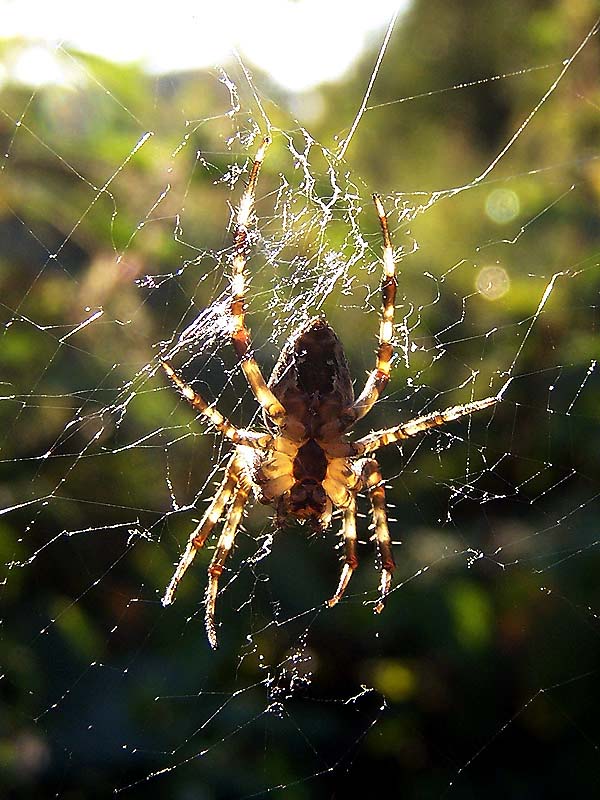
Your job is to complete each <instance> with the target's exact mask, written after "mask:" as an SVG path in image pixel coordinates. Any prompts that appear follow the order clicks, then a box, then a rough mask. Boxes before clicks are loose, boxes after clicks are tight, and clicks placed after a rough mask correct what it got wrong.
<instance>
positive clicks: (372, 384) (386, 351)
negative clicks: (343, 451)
mask: <svg viewBox="0 0 600 800" xmlns="http://www.w3.org/2000/svg"><path fill="white" fill-rule="evenodd" d="M373 202H374V203H375V208H376V209H377V215H378V217H379V223H380V225H381V233H382V235H383V276H382V279H381V302H382V308H381V322H380V325H379V346H378V348H377V362H376V364H375V368H374V369H373V370H372V371H371V373H370V375H369V377H368V378H367V382H366V384H365V388H364V389H363V390H362V392H361V393H360V395H359V396H358V397H357V399H356V400H355V401H354V403H353V404H352V406H350V408H349V409H348V410H347V411H345V412H344V415H343V419H344V422H346V423H347V424H346V427H347V428H348V427H350V426H351V425H353V424H354V423H355V422H356V420H359V419H361V418H362V417H364V416H365V415H366V414H368V413H369V411H370V410H371V409H372V408H373V406H374V405H375V403H376V402H377V400H378V398H379V395H380V394H381V393H382V392H383V390H384V389H385V387H386V386H387V384H388V381H389V379H390V369H391V362H392V354H393V346H392V338H393V335H394V307H395V302H396V286H397V285H398V281H397V280H396V265H395V263H394V251H393V249H392V242H391V239H390V231H389V227H388V221H387V216H386V213H385V210H384V208H383V204H382V202H381V198H380V197H379V195H377V194H374V195H373Z"/></svg>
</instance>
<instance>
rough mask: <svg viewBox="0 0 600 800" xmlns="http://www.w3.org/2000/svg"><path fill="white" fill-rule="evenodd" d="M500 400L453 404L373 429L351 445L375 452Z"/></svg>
mask: <svg viewBox="0 0 600 800" xmlns="http://www.w3.org/2000/svg"><path fill="white" fill-rule="evenodd" d="M498 400H499V398H498V397H497V396H494V397H486V398H484V399H483V400H474V401H473V402H471V403H465V404H464V405H462V406H451V407H450V408H446V409H444V411H433V412H432V413H431V414H425V415H424V416H422V417H416V418H415V419H411V420H409V422H404V423H403V424H402V425H397V426H395V427H394V428H386V429H385V430H381V431H373V433H369V434H367V435H366V436H363V437H362V439H358V440H357V441H356V442H353V443H352V445H351V446H352V449H353V450H354V455H356V456H362V455H365V454H366V453H373V452H375V450H378V449H379V448H380V447H384V446H385V445H386V444H391V443H392V442H397V441H399V440H400V439H410V437H411V436H416V435H417V434H418V433H421V432H422V431H426V430H428V429H429V428H436V427H437V426H438V425H444V424H445V423H446V422H453V421H454V420H456V419H460V418H461V417H466V416H469V415H470V414H473V412H475V411H481V410H482V409H484V408H489V406H493V405H494V404H495V403H497V402H498Z"/></svg>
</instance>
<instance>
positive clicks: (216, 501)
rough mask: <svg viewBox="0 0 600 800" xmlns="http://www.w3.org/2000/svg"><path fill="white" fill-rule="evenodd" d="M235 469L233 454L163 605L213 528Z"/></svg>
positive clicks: (229, 491) (230, 489)
mask: <svg viewBox="0 0 600 800" xmlns="http://www.w3.org/2000/svg"><path fill="white" fill-rule="evenodd" d="M235 469H236V465H235V456H234V457H233V458H232V459H231V461H230V462H229V464H228V465H227V469H226V472H225V478H224V480H223V482H222V483H221V485H220V486H219V488H218V489H217V493H216V494H215V496H214V498H213V500H212V502H211V504H210V505H209V507H208V508H207V509H206V511H205V513H204V516H203V517H202V519H201V520H200V522H199V523H198V525H197V526H196V528H195V529H194V530H193V531H192V533H191V534H190V538H189V539H188V543H187V547H186V548H185V550H184V552H183V555H182V556H181V558H180V559H179V563H178V564H177V569H176V570H175V572H174V573H173V577H172V578H171V581H170V583H169V585H168V586H167V589H166V591H165V593H164V596H163V598H162V600H161V603H162V604H163V606H168V605H170V604H171V603H172V602H173V599H174V597H175V591H176V590H177V586H178V585H179V581H180V580H181V579H182V578H183V576H184V575H185V573H186V571H187V568H188V567H189V566H190V565H191V563H192V561H193V560H194V558H195V557H196V553H197V552H198V550H199V549H200V548H201V547H204V543H205V541H206V540H207V538H208V537H209V536H210V534H211V532H212V530H213V528H214V527H215V525H216V524H217V522H218V521H219V519H220V518H221V516H222V514H223V511H224V509H225V506H226V505H227V503H228V502H229V500H230V498H231V495H232V493H233V490H234V488H235V486H236V484H237V482H238V475H237V474H236V471H235Z"/></svg>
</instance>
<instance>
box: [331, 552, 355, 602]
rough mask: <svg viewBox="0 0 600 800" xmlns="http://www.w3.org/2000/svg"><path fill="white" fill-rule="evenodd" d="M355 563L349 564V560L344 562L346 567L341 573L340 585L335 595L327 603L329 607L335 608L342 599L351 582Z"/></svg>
mask: <svg viewBox="0 0 600 800" xmlns="http://www.w3.org/2000/svg"><path fill="white" fill-rule="evenodd" d="M354 569H355V565H353V564H348V563H347V562H346V563H345V564H344V568H343V570H342V574H341V575H340V580H339V583H338V587H337V589H336V590H335V594H334V595H333V597H332V598H331V599H330V600H328V601H327V605H328V606H329V608H333V606H335V605H336V604H337V603H339V601H340V600H341V599H342V597H343V595H344V592H345V591H346V586H348V583H349V582H350V578H351V577H352V573H353V572H354Z"/></svg>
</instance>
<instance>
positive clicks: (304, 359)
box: [161, 137, 499, 648]
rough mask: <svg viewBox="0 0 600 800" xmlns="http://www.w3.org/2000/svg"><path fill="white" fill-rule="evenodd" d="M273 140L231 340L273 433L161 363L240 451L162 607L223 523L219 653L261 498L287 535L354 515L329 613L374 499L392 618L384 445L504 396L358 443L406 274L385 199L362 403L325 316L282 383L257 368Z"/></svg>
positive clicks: (238, 270)
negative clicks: (253, 327)
mask: <svg viewBox="0 0 600 800" xmlns="http://www.w3.org/2000/svg"><path fill="white" fill-rule="evenodd" d="M269 143H270V139H269V137H265V139H264V140H263V142H262V144H261V146H260V147H259V149H258V152H257V154H256V158H255V160H254V164H253V166H252V169H251V172H250V178H249V181H248V186H247V188H246V190H245V191H244V193H243V195H242V199H241V202H240V206H239V209H238V211H237V218H236V226H235V232H234V237H233V261H232V274H231V301H230V315H231V316H230V318H231V328H230V330H231V341H232V344H233V347H234V349H235V352H236V354H237V356H238V358H239V360H240V363H241V366H242V370H243V372H244V374H245V376H246V378H247V380H248V384H249V385H250V388H251V389H252V392H253V393H254V396H255V397H256V400H257V401H258V403H259V404H260V406H261V407H262V410H263V416H264V420H265V423H266V428H267V431H264V432H261V431H253V430H247V429H244V428H236V427H235V426H234V425H233V424H232V423H231V422H229V420H227V419H225V418H224V417H223V416H222V415H221V414H220V412H219V411H218V410H217V409H216V408H215V407H214V406H213V405H210V404H209V403H207V402H206V401H205V400H204V399H203V398H202V397H201V396H200V395H199V394H198V393H197V392H196V391H195V390H194V389H193V388H192V387H191V386H189V385H188V384H187V383H185V382H184V381H183V380H182V379H181V377H180V376H179V375H178V374H177V373H176V372H175V370H174V369H173V367H172V366H171V364H170V363H169V362H168V361H164V360H163V361H162V362H161V363H162V366H163V368H164V370H165V372H166V373H167V375H168V376H169V378H170V379H171V381H172V382H173V383H174V384H175V386H176V387H177V388H178V389H179V391H180V392H181V394H182V395H183V397H184V398H185V399H186V400H187V401H188V402H189V403H190V404H191V405H192V406H193V408H194V409H195V410H196V411H197V412H199V413H200V414H201V415H202V416H203V417H204V418H205V419H206V420H207V421H208V422H210V423H211V424H212V425H213V427H214V428H216V429H217V430H218V431H220V432H221V433H222V434H223V435H224V436H225V437H226V438H228V439H230V440H231V441H232V442H233V443H234V444H235V449H234V451H233V454H232V456H231V458H230V460H229V462H228V464H227V467H226V470H225V477H224V479H223V482H222V483H221V485H220V486H219V488H218V490H217V492H216V494H215V496H214V498H213V500H212V502H211V503H210V505H209V507H208V509H207V511H206V513H205V514H204V516H203V517H202V519H201V520H200V522H199V523H198V525H197V527H196V528H195V530H194V531H193V532H192V533H191V535H190V537H189V540H188V543H187V547H186V549H185V551H184V553H183V555H182V556H181V559H180V561H179V563H178V565H177V569H176V570H175V573H174V575H173V577H172V579H171V582H170V583H169V586H168V587H167V590H166V592H165V594H164V597H163V599H162V602H163V605H169V604H170V603H171V602H172V601H173V598H174V594H175V590H176V589H177V585H178V584H179V581H180V580H181V578H182V577H183V575H184V573H185V571H186V570H187V568H188V567H189V566H190V564H191V563H192V561H193V559H194V557H195V555H196V553H197V551H198V550H199V549H200V548H201V547H203V546H204V543H205V542H206V540H207V538H208V536H209V535H210V533H211V532H212V530H213V528H214V527H215V525H216V524H217V523H218V522H219V520H220V519H221V517H224V520H225V521H224V525H223V530H222V532H221V535H220V537H219V539H218V542H217V547H216V549H215V552H214V555H213V557H212V560H211V562H210V565H209V567H208V587H207V590H206V597H205V624H206V631H207V634H208V640H209V642H210V645H211V647H213V648H216V647H217V632H216V625H215V603H216V598H217V591H218V586H219V577H220V575H221V573H222V572H223V567H224V565H225V561H226V559H227V556H228V555H229V553H230V551H231V549H232V547H233V544H234V541H235V535H236V532H237V530H238V527H239V525H240V521H241V518H242V513H243V510H244V506H245V505H246V503H247V502H248V500H249V498H250V495H251V494H254V495H255V496H256V498H257V499H258V500H259V502H262V503H266V504H270V505H272V506H274V508H275V510H276V523H277V526H278V527H281V526H283V525H284V524H285V522H286V520H287V519H288V518H291V519H297V520H300V521H302V522H308V523H309V524H310V526H311V527H312V529H313V530H319V531H320V530H324V529H325V528H327V526H328V525H329V523H330V520H331V515H332V512H333V510H334V509H335V508H339V509H341V510H342V511H343V527H342V532H343V538H344V549H345V558H344V566H343V568H342V573H341V575H340V579H339V582H338V586H337V589H336V591H335V594H334V595H333V597H331V599H330V600H328V604H329V606H333V605H335V604H336V603H337V602H338V601H339V600H340V598H341V597H342V595H343V594H344V591H345V589H346V587H347V585H348V582H349V580H350V578H351V576H352V573H353V572H354V570H355V569H356V567H357V564H358V558H357V533H356V496H357V494H358V493H359V492H361V491H362V490H365V489H366V491H367V493H368V495H369V499H370V501H371V508H372V514H373V524H374V531H375V533H374V537H373V538H374V539H375V541H376V543H377V548H378V551H379V556H380V560H381V579H380V584H379V599H378V601H377V603H376V604H375V607H374V610H375V611H376V612H380V611H382V610H383V607H384V602H385V598H386V595H387V594H388V592H389V590H390V585H391V579H392V572H393V570H394V558H393V555H392V542H391V538H390V533H389V529H388V523H387V516H386V507H385V492H384V487H383V482H382V476H381V472H380V469H379V465H378V463H377V461H376V460H375V458H373V457H372V455H371V454H372V453H374V452H375V451H376V450H378V449H379V448H380V447H383V446H384V445H387V444H390V443H391V442H396V441H398V440H400V439H407V438H409V437H411V436H415V435H416V434H418V433H420V432H421V431H425V430H427V429H428V428H433V427H435V426H437V425H442V424H444V423H446V422H452V421H453V420H456V419H459V418H460V417H464V416H466V415H468V414H472V413H473V412H474V411H479V410H481V409H484V408H487V407H489V406H492V405H494V403H496V402H497V401H498V400H499V396H493V397H486V398H485V399H483V400H476V401H474V402H470V403H465V404H464V405H457V406H452V407H451V408H447V409H445V410H444V411H434V412H433V413H430V414H426V415H424V416H421V417H417V418H415V419H412V420H410V421H409V422H404V423H401V424H399V425H394V426H393V427H391V428H387V429H385V430H380V431H375V432H373V433H369V434H367V435H366V436H363V437H362V438H361V439H358V440H357V441H354V442H353V441H351V440H350V439H349V437H348V432H349V431H350V429H351V428H352V426H353V425H354V423H355V422H357V420H359V419H361V418H362V417H364V416H365V415H366V414H368V413H369V411H370V410H371V409H372V408H373V406H374V404H375V403H376V402H377V399H378V398H379V396H380V394H381V392H382V391H383V390H384V388H385V386H386V385H387V383H388V381H389V377H390V365H391V359H392V337H393V326H394V302H395V297H396V274H395V264H394V254H393V250H392V244H391V240H390V234H389V229H388V221H387V217H386V214H385V211H384V208H383V205H382V202H381V200H380V198H379V196H378V195H376V194H375V195H373V201H374V203H375V209H376V211H377V215H378V217H379V222H380V225H381V232H382V235H383V279H382V283H381V293H382V313H381V323H380V328H379V346H378V350H377V359H376V364H375V367H374V369H373V370H372V371H371V373H370V375H369V377H368V379H367V382H366V384H365V387H364V389H363V390H362V392H361V393H360V395H359V396H358V398H356V399H355V398H354V391H353V387H352V378H351V376H350V371H349V368H348V363H347V361H346V356H345V354H344V349H343V347H342V344H341V342H340V340H339V339H338V337H337V335H336V334H335V332H334V331H333V329H332V328H331V326H330V325H329V324H328V323H327V321H326V320H325V318H324V317H322V316H319V317H313V318H310V319H308V320H307V321H306V322H305V323H304V324H303V325H301V326H300V328H299V329H298V330H296V331H295V332H294V333H293V334H292V336H291V337H290V338H289V339H288V340H287V341H286V343H285V344H284V346H283V349H282V351H281V355H280V356H279V360H278V361H277V363H276V365H275V368H274V370H273V374H272V375H271V377H270V378H269V380H268V381H265V379H264V377H263V375H262V372H261V369H260V367H259V365H258V364H257V362H256V360H255V359H254V356H253V353H252V348H251V345H250V333H249V330H248V328H247V327H246V323H245V292H246V277H245V274H244V270H245V268H246V256H247V251H248V225H249V223H250V218H251V216H252V213H253V208H254V196H255V191H256V183H257V179H258V173H259V170H260V166H261V163H262V161H263V158H264V155H265V151H266V149H267V146H268V145H269Z"/></svg>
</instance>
